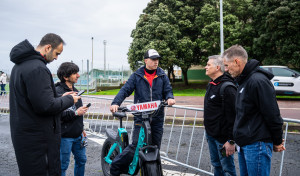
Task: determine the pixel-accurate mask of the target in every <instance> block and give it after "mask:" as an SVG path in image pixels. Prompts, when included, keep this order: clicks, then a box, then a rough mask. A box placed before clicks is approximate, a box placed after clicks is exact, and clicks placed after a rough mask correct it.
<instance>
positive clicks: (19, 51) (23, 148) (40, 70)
mask: <svg viewBox="0 0 300 176" xmlns="http://www.w3.org/2000/svg"><path fill="white" fill-rule="evenodd" d="M63 44H64V41H63V40H62V39H61V37H60V36H58V35H56V34H52V33H49V34H46V35H45V36H44V37H43V38H42V40H41V41H40V43H39V45H38V46H37V48H36V49H34V48H33V46H32V45H31V44H30V43H29V42H28V40H25V41H23V42H21V43H19V44H18V45H16V46H14V47H13V48H12V50H11V52H10V60H11V61H12V62H13V63H15V66H14V67H13V69H12V72H11V78H10V83H9V88H10V96H9V108H10V129H11V138H12V143H13V146H14V149H15V154H16V159H17V163H18V167H19V173H20V175H21V176H43V175H45V176H46V175H51V176H57V175H60V159H59V145H60V135H61V134H60V114H61V112H62V111H63V110H65V109H67V108H69V107H70V106H72V105H73V104H74V103H76V102H77V101H78V99H80V97H79V96H76V95H75V94H72V95H71V93H66V94H64V95H63V96H58V95H57V93H56V90H55V87H54V82H53V78H52V74H51V72H50V70H49V69H48V68H47V67H46V64H47V63H50V62H52V61H53V60H54V59H57V57H58V55H59V54H61V52H62V51H63Z"/></svg>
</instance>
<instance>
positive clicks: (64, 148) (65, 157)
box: [60, 136, 86, 176]
mask: <svg viewBox="0 0 300 176" xmlns="http://www.w3.org/2000/svg"><path fill="white" fill-rule="evenodd" d="M80 142H81V136H79V137H78V138H61V143H60V162H61V175H62V176H65V175H66V170H67V169H68V166H69V163H70V155H71V151H72V153H73V155H74V160H75V166H74V176H83V175H84V169H85V163H86V155H85V147H83V148H81V147H80Z"/></svg>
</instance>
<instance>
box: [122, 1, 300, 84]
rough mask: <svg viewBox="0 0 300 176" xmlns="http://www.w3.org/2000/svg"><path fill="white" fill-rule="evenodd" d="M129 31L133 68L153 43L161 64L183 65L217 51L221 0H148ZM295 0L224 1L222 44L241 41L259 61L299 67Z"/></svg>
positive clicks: (299, 21) (299, 4) (299, 5)
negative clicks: (160, 57) (133, 27)
mask: <svg viewBox="0 0 300 176" xmlns="http://www.w3.org/2000/svg"><path fill="white" fill-rule="evenodd" d="M143 12H144V13H143V14H142V15H140V19H139V20H138V22H137V24H136V28H135V29H134V30H133V31H132V34H131V37H132V38H133V41H132V43H131V45H130V48H129V52H128V62H129V63H130V66H131V68H132V69H133V70H136V69H137V68H138V66H139V64H138V63H139V61H143V55H144V53H145V51H146V50H148V49H150V48H154V49H156V50H158V52H159V53H160V54H161V55H162V56H163V59H162V60H160V66H161V67H162V68H163V69H166V70H169V71H170V70H172V68H173V66H174V65H177V66H179V67H181V69H182V74H183V75H184V79H185V80H184V81H185V83H186V84H187V83H188V80H187V79H188V78H187V70H188V69H189V68H190V67H191V66H192V65H199V64H201V65H205V64H206V61H207V57H208V56H210V55H215V54H220V22H219V20H220V1H219V0H152V1H151V2H150V3H148V6H147V7H146V8H145V9H144V11H143ZM299 29H300V1H299V0H264V1H261V0H226V1H223V31H224V48H225V49H226V48H228V47H230V46H232V45H235V44H239V45H242V46H243V47H244V48H245V49H246V50H247V52H248V55H249V58H254V59H257V60H259V61H261V62H262V63H263V64H272V65H273V64H277V65H288V66H293V67H300V33H299Z"/></svg>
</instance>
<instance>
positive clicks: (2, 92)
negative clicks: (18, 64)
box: [0, 84, 6, 95]
mask: <svg viewBox="0 0 300 176" xmlns="http://www.w3.org/2000/svg"><path fill="white" fill-rule="evenodd" d="M5 85H6V84H1V92H0V95H2V94H5V93H6V92H5Z"/></svg>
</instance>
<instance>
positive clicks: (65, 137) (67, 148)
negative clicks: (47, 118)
mask: <svg viewBox="0 0 300 176" xmlns="http://www.w3.org/2000/svg"><path fill="white" fill-rule="evenodd" d="M78 72H79V68H78V66H77V65H76V64H74V63H72V62H64V63H62V64H61V65H60V67H59V68H58V70H57V76H58V78H59V79H60V82H58V83H57V84H56V85H55V86H56V91H57V94H58V95H63V94H64V93H66V92H70V91H75V92H78V90H77V89H76V88H75V87H74V84H75V83H77V80H78V78H79V77H80V76H79V73H78ZM87 110H88V107H86V106H82V101H81V100H79V101H78V102H77V103H76V104H74V105H73V106H71V107H69V108H68V109H67V110H65V111H64V112H63V113H62V116H61V121H62V124H61V145H60V160H61V175H62V176H65V175H66V170H67V169H68V166H69V163H70V155H71V151H72V153H73V155H74V159H75V166H74V175H76V176H83V175H84V170H85V163H86V154H85V153H86V150H85V147H84V146H82V145H81V141H82V138H83V137H86V133H85V132H84V130H83V115H84V114H85V113H86V112H87Z"/></svg>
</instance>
